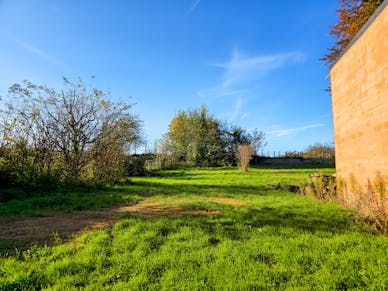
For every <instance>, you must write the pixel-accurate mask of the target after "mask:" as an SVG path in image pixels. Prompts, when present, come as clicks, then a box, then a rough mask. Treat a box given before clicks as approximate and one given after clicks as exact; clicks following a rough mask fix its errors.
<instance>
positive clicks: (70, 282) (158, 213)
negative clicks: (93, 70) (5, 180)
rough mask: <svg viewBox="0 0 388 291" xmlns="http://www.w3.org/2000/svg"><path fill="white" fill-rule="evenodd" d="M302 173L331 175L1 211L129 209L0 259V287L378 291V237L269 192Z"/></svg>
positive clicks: (133, 192) (387, 244) (381, 276)
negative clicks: (100, 224)
mask: <svg viewBox="0 0 388 291" xmlns="http://www.w3.org/2000/svg"><path fill="white" fill-rule="evenodd" d="M312 172H323V173H333V172H334V169H265V168H257V169H250V171H249V172H247V173H242V172H240V171H239V170H238V169H235V168H219V169H216V168H215V169H189V170H173V171H161V172H158V173H157V175H155V176H153V177H144V178H139V177H134V178H131V179H130V182H127V183H123V184H122V185H119V186H115V187H111V188H109V189H107V190H106V191H97V192H93V191H91V192H87V193H78V194H77V193H69V194H68V197H70V198H67V196H66V197H63V195H62V196H61V195H60V194H55V195H53V196H51V197H57V198H58V197H62V198H61V199H62V200H60V201H59V202H58V201H56V200H55V199H53V198H50V197H36V198H31V199H25V200H17V201H16V200H14V201H10V202H8V203H3V204H1V205H0V215H2V216H3V217H10V216H13V215H15V214H18V215H24V216H26V215H29V214H30V215H50V209H51V210H56V211H66V212H71V211H79V210H84V209H96V208H99V207H112V206H113V205H117V206H118V205H121V206H123V205H132V206H131V207H132V208H131V207H128V208H125V207H124V208H122V209H124V210H125V209H127V210H128V211H121V212H120V214H119V216H118V218H117V220H116V222H115V224H114V225H113V226H112V227H107V228H104V229H101V230H96V231H90V232H87V233H84V234H82V235H80V236H76V237H74V238H73V239H71V240H65V241H61V240H60V239H58V238H56V239H55V240H54V241H53V243H52V244H51V245H50V246H44V245H35V246H32V247H29V249H27V250H24V251H16V252H10V253H9V254H3V255H2V258H0V290H33V289H48V290H73V289H74V290H76V289H85V290H102V289H104V290H110V289H112V290H145V289H152V290H268V289H272V290H284V289H289V290H349V289H354V290H387V289H388V237H387V236H383V235H373V234H370V233H368V231H367V228H366V227H365V226H364V225H362V224H360V223H356V222H355V220H357V219H356V218H357V215H356V214H355V213H354V212H352V211H349V210H345V209H343V208H341V207H340V206H337V205H335V204H333V203H323V202H319V201H316V200H313V199H311V198H308V197H304V196H301V195H299V194H294V193H289V192H284V191H275V190H272V189H271V188H270V187H268V184H275V183H285V184H291V185H298V184H300V183H301V182H303V181H305V180H306V179H307V177H308V174H309V173H312ZM77 195H78V196H77ZM39 199H40V200H39ZM50 199H51V200H50ZM31 201H32V202H31ZM47 201H48V202H47ZM79 201H82V202H83V204H80V202H79ZM21 206H22V207H23V208H24V209H23V210H20V211H19V212H18V210H17V209H18V207H21ZM0 227H1V224H0Z"/></svg>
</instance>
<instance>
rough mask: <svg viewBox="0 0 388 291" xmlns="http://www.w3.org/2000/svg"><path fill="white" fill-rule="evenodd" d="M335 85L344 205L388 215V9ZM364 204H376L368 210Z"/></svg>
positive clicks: (353, 49) (339, 68)
mask: <svg viewBox="0 0 388 291" xmlns="http://www.w3.org/2000/svg"><path fill="white" fill-rule="evenodd" d="M384 3H385V4H386V3H387V1H385V2H384ZM383 5H384V4H383ZM330 79H331V93H332V106H333V107H332V108H333V124H334V141H335V150H336V174H337V179H338V180H340V181H342V182H343V185H344V187H342V191H343V203H344V204H345V205H346V206H350V207H353V208H359V209H360V210H362V211H363V212H365V213H366V214H368V215H373V214H374V213H373V212H375V211H382V210H383V211H385V215H387V214H388V182H387V176H388V5H385V6H384V8H383V10H382V11H380V12H379V14H378V15H377V16H376V15H375V18H374V19H373V21H372V22H370V23H369V25H368V27H367V28H366V29H365V27H364V29H363V32H362V34H360V35H359V36H357V39H356V40H355V41H354V42H353V43H352V44H351V46H350V47H348V49H347V50H346V51H345V53H344V54H343V55H342V56H341V57H340V58H339V59H338V60H337V62H336V63H335V64H334V65H333V67H332V68H331V71H330ZM384 177H385V182H383V187H382V185H381V180H383V181H384ZM376 183H379V185H380V186H379V187H380V188H379V190H377V188H378V187H377V185H376ZM384 187H385V189H384ZM382 189H383V192H385V193H383V195H382V193H381V192H382ZM372 192H373V194H372ZM373 195H375V196H374V197H373ZM384 195H385V197H383V196H384ZM365 199H369V200H371V199H372V200H373V201H374V202H373V201H372V202H371V203H370V205H369V206H368V205H367V204H368V203H367V201H364V200H365ZM374 204H378V205H375V206H373V205H374ZM377 206H378V207H380V209H379V210H377V209H375V207H377Z"/></svg>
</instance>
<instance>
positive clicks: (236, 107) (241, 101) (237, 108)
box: [229, 97, 245, 121]
mask: <svg viewBox="0 0 388 291" xmlns="http://www.w3.org/2000/svg"><path fill="white" fill-rule="evenodd" d="M244 103H245V100H244V99H243V98H241V97H238V98H237V99H236V101H235V104H234V107H233V111H232V112H229V121H233V120H235V119H236V118H238V117H241V108H242V106H243V105H244Z"/></svg>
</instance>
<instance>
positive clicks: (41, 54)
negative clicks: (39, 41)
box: [13, 38, 66, 68]
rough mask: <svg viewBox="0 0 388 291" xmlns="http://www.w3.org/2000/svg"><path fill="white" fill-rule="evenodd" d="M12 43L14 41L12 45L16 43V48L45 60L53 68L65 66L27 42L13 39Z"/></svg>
mask: <svg viewBox="0 0 388 291" xmlns="http://www.w3.org/2000/svg"><path fill="white" fill-rule="evenodd" d="M13 41H14V43H16V44H17V45H18V46H20V47H21V48H23V49H24V50H26V51H28V52H29V53H32V54H34V55H35V56H37V57H39V58H41V59H43V60H45V61H46V62H48V63H50V64H52V65H54V66H57V67H61V68H66V65H65V64H64V63H63V62H61V61H59V60H57V59H55V58H53V57H52V56H50V55H49V54H48V53H46V52H45V51H43V50H41V49H39V48H37V47H36V46H34V45H32V44H29V43H27V42H24V41H21V40H19V39H15V38H14V39H13Z"/></svg>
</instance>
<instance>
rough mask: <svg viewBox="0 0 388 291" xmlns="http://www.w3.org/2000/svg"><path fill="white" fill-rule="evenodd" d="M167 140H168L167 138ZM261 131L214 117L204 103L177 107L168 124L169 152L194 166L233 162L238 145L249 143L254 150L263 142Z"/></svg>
mask: <svg viewBox="0 0 388 291" xmlns="http://www.w3.org/2000/svg"><path fill="white" fill-rule="evenodd" d="M166 141H168V142H166ZM264 141H265V136H264V133H262V132H259V131H257V130H256V129H255V130H254V131H253V132H252V134H251V133H249V132H247V131H246V130H245V129H244V128H242V127H240V126H237V125H229V124H228V123H225V122H221V121H219V120H217V119H215V118H214V117H213V116H212V115H211V114H209V113H208V111H207V108H206V106H205V105H203V106H202V107H201V108H200V109H194V110H188V111H179V112H178V113H177V114H176V115H175V116H174V118H173V119H172V121H171V123H170V125H169V131H168V139H164V142H163V143H162V144H164V145H171V153H172V155H173V156H174V158H175V160H176V161H178V162H180V161H181V162H182V161H183V162H186V163H188V164H190V165H196V166H215V165H225V164H236V155H237V152H238V147H239V146H240V145H241V144H252V145H253V149H254V151H258V150H259V149H260V148H261V147H262V146H264V145H265V143H264Z"/></svg>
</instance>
